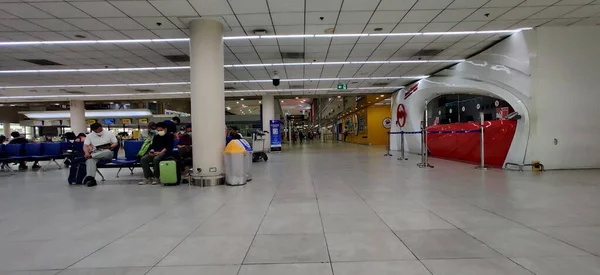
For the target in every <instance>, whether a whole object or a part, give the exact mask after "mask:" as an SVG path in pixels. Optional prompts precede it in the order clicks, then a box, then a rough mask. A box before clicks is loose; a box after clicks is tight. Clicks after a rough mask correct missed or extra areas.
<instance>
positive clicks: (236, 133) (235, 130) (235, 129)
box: [225, 126, 244, 145]
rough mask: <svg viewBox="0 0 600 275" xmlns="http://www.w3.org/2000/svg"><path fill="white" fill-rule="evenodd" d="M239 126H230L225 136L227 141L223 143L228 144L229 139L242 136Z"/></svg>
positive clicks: (241, 137)
mask: <svg viewBox="0 0 600 275" xmlns="http://www.w3.org/2000/svg"><path fill="white" fill-rule="evenodd" d="M239 130H240V129H239V128H238V127H236V126H231V129H230V130H229V135H228V136H227V140H226V141H227V143H225V145H227V144H229V142H230V141H232V140H234V139H243V138H244V137H243V136H242V135H241V134H240V133H239Z"/></svg>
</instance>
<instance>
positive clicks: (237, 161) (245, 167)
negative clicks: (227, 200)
mask: <svg viewBox="0 0 600 275" xmlns="http://www.w3.org/2000/svg"><path fill="white" fill-rule="evenodd" d="M244 143H246V144H247V142H245V140H232V141H231V142H229V144H227V147H225V151H224V152H223V154H224V157H225V182H226V183H227V184H228V185H244V184H246V183H247V182H248V176H249V174H250V165H249V164H248V159H250V160H252V152H251V151H250V150H248V149H249V145H248V147H246V144H244ZM250 163H251V161H250Z"/></svg>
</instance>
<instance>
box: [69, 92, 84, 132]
mask: <svg viewBox="0 0 600 275" xmlns="http://www.w3.org/2000/svg"><path fill="white" fill-rule="evenodd" d="M70 105H71V110H70V111H71V131H72V132H73V133H75V134H76V135H77V134H79V133H86V132H87V123H86V120H85V102H83V101H81V100H71V104H70Z"/></svg>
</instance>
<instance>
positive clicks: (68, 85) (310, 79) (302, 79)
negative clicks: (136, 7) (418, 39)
mask: <svg viewBox="0 0 600 275" xmlns="http://www.w3.org/2000/svg"><path fill="white" fill-rule="evenodd" d="M428 77H429V76H427V75H422V76H390V77H387V76H384V77H337V78H298V79H293V78H291V79H281V82H306V81H351V80H395V79H424V78H428ZM272 81H273V80H272V79H258V80H227V81H224V83H228V84H230V83H270V82H272ZM178 85H190V82H189V81H181V82H154V83H132V84H126V83H114V84H66V85H37V86H36V85H28V86H24V85H23V86H3V87H1V86H0V89H5V90H8V89H59V88H106V87H139V86H178Z"/></svg>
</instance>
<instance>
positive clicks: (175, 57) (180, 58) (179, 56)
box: [163, 54, 190, 63]
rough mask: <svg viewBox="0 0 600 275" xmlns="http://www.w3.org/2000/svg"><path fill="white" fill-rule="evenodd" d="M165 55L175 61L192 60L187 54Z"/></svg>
mask: <svg viewBox="0 0 600 275" xmlns="http://www.w3.org/2000/svg"><path fill="white" fill-rule="evenodd" d="M163 57H164V58H166V59H168V60H169V61H171V62H175V63H179V62H190V57H189V56H188V55H186V54H176V55H163Z"/></svg>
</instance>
